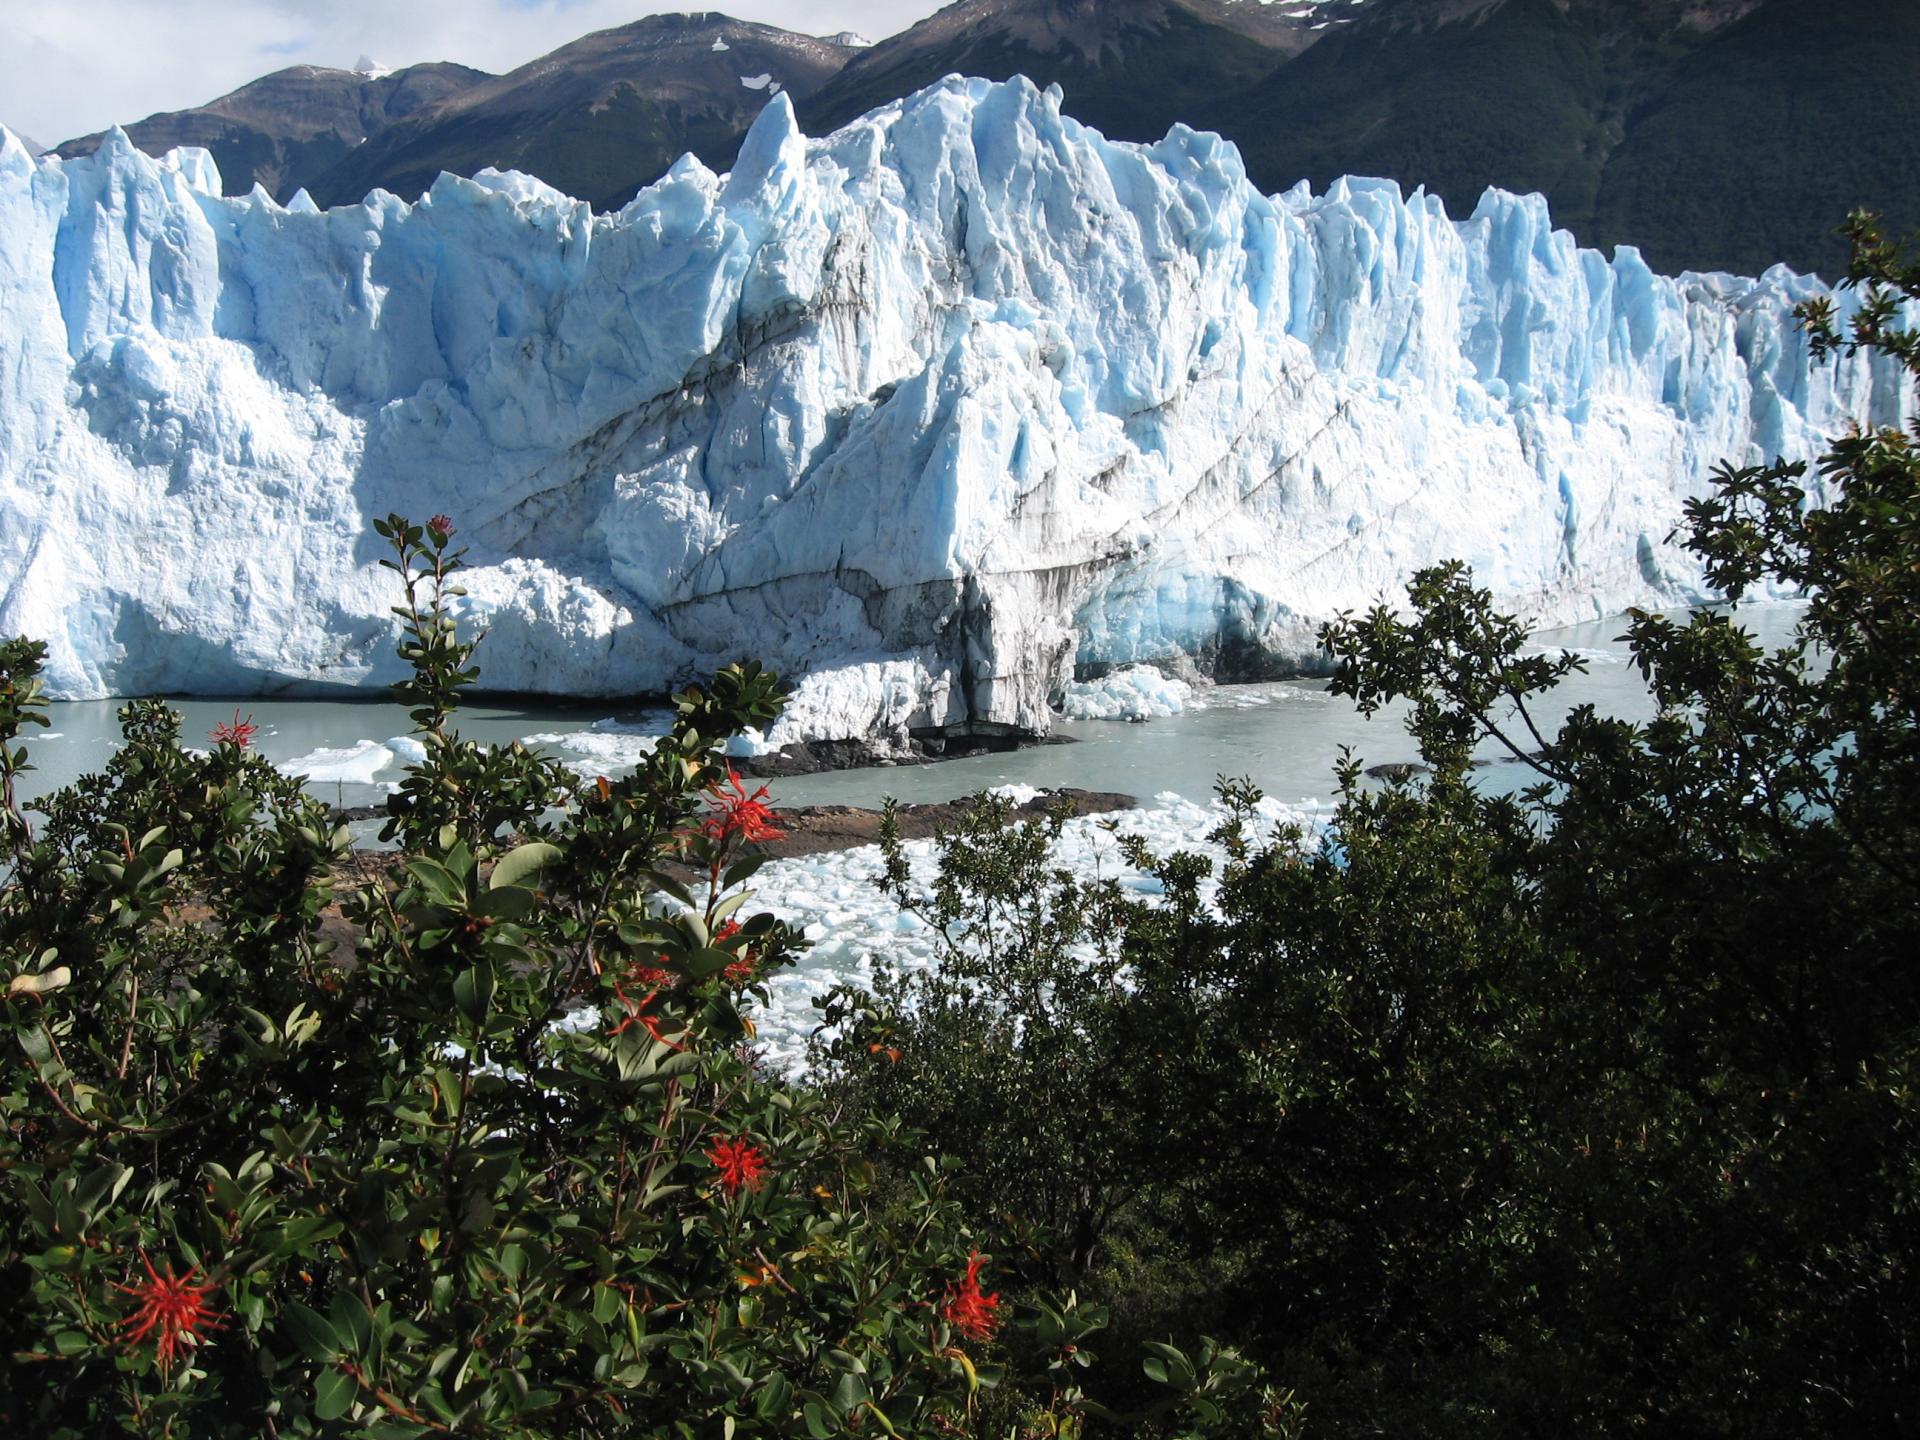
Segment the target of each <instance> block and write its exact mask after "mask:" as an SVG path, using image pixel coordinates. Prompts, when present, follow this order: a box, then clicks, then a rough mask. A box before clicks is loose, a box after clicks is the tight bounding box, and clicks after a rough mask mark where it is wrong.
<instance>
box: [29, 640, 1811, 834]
mask: <svg viewBox="0 0 1920 1440" xmlns="http://www.w3.org/2000/svg"><path fill="white" fill-rule="evenodd" d="M1799 614H1800V607H1799V606H1796V605H1791V604H1760V605H1751V606H1743V607H1741V609H1740V610H1739V611H1738V619H1739V622H1740V623H1741V624H1742V625H1743V626H1744V627H1745V628H1746V629H1748V630H1750V631H1752V632H1753V633H1754V634H1756V635H1757V636H1758V637H1759V638H1760V639H1761V640H1763V641H1766V642H1769V643H1779V642H1781V641H1784V640H1785V639H1786V638H1787V636H1788V634H1789V632H1790V631H1791V629H1792V627H1793V624H1794V622H1795V621H1796V620H1797V618H1798V616H1799ZM1625 623H1626V622H1625V621H1624V620H1623V619H1621V618H1619V617H1613V618H1609V619H1605V620H1598V621H1593V622H1591V623H1588V624H1584V625H1578V626H1571V627H1568V628H1564V629H1558V630H1546V631H1541V632H1539V633H1537V634H1536V635H1535V636H1534V637H1533V638H1534V643H1535V645H1536V646H1538V647H1539V648H1541V649H1543V650H1560V649H1565V650H1571V651H1574V652H1575V653H1577V654H1580V655H1582V656H1584V657H1585V658H1586V659H1587V661H1588V669H1587V672H1586V673H1585V674H1584V675H1575V676H1573V677H1570V678H1569V680H1567V681H1566V682H1565V683H1564V684H1563V685H1562V686H1561V687H1560V690H1559V691H1558V692H1557V696H1558V699H1557V703H1555V704H1553V705H1549V706H1545V707H1542V708H1541V709H1540V710H1539V712H1538V713H1537V714H1536V719H1537V720H1538V721H1539V722H1540V723H1541V725H1542V728H1543V729H1546V728H1547V727H1548V726H1549V725H1557V724H1558V722H1559V719H1560V718H1561V716H1563V715H1564V714H1565V713H1566V711H1567V710H1568V709H1570V708H1571V707H1572V706H1574V705H1577V704H1591V705H1593V706H1594V707H1595V708H1596V709H1598V710H1600V711H1601V712H1602V713H1606V714H1612V715H1618V716H1621V717H1622V718H1640V717H1643V716H1645V715H1647V714H1649V713H1650V711H1651V701H1650V698H1649V697H1648V695H1647V692H1646V689H1645V687H1644V685H1643V684H1642V683H1641V680H1640V676H1639V672H1638V671H1637V670H1636V669H1635V668H1634V667H1633V666H1632V664H1631V663H1630V661H1629V657H1628V654H1627V650H1626V647H1625V646H1624V645H1623V644H1621V643H1620V639H1619V637H1620V636H1621V635H1622V633H1623V632H1624V629H1625ZM480 658H481V659H482V660H484V658H485V657H484V655H483V656H481V657H480ZM121 703H122V702H120V701H113V700H98V701H73V702H64V703H59V704H55V705H53V706H52V707H51V709H50V712H49V716H50V720H51V724H50V725H49V727H48V729H47V730H45V731H38V732H32V731H30V732H29V733H28V735H27V737H26V739H27V743H28V745H29V748H30V753H31V759H32V761H33V764H34V765H35V767H36V768H35V770H34V772H33V773H32V774H30V775H28V776H25V777H24V778H23V782H22V785H21V787H20V788H21V793H22V796H23V798H30V797H32V796H34V795H38V794H42V793H44V792H45V791H46V790H48V789H51V788H53V787H55V786H58V785H61V784H65V783H67V782H68V781H70V780H72V779H74V778H75V777H76V776H78V775H80V774H82V773H83V772H86V771H89V770H96V769H98V768H100V767H101V766H102V765H104V764H105V763H106V761H107V759H108V757H109V756H110V755H111V754H112V752H113V749H114V747H115V746H116V745H117V743H118V741H119V725H118V722H117V719H116V712H117V711H118V709H119V707H120V705H121ZM171 703H172V704H173V706H174V708H176V709H177V710H179V711H180V712H181V716H182V737H183V740H184V742H185V743H186V744H188V745H195V744H206V743H207V737H208V736H209V735H210V734H211V732H212V730H213V728H214V727H215V726H216V725H219V724H221V723H222V722H227V721H231V720H233V719H234V718H235V716H236V714H237V715H238V716H239V717H241V718H248V717H250V718H251V719H252V720H253V722H254V723H255V724H256V725H257V726H258V727H259V729H258V733H257V734H256V736H255V739H254V745H255V747H256V748H257V749H258V751H259V752H260V753H261V754H263V755H265V756H266V757H267V758H268V759H270V760H272V761H273V762H274V763H275V764H277V765H280V766H281V767H282V768H284V769H287V770H289V771H290V772H295V773H304V774H306V775H308V776H309V777H310V780H309V789H310V790H311V791H312V793H314V794H315V795H317V796H319V797H321V798H323V799H325V800H328V801H331V802H334V803H336V804H343V805H369V804H375V803H378V802H379V801H380V800H381V799H382V798H384V796H385V794H386V793H387V789H388V787H389V786H390V785H391V784H392V783H393V782H394V781H396V780H397V779H398V778H399V776H400V767H401V766H402V765H403V764H404V763H405V760H406V757H407V755H408V753H409V752H412V751H414V749H415V746H414V745H412V744H410V743H409V741H408V740H407V738H406V737H407V735H408V732H409V730H410V729H411V722H410V721H409V720H408V718H407V714H406V711H405V709H404V708H403V707H401V706H400V705H398V704H396V703H393V702H392V701H390V700H387V699H384V698H380V699H375V698H369V699H367V700H364V701H340V700H304V699H280V698H262V697H250V698H245V699H240V700H234V699H212V698H191V699H176V700H173V701H172V702H171ZM667 718H668V717H667V713H666V712H665V711H664V710H660V709H654V710H631V711H622V710H618V709H615V708H612V707H610V706H609V704H608V703H607V702H598V703H588V704H584V705H581V704H558V703H543V702H539V701H528V700H512V701H507V702H501V701H497V700H486V699H481V700H476V701H474V702H473V703H472V704H470V705H468V706H466V707H464V708H463V709H462V711H461V712H460V715H459V717H458V723H457V728H458V729H459V731H460V732H461V733H462V734H463V735H465V736H467V737H469V738H471V739H474V740H478V741H481V742H484V743H489V744H499V743H505V742H508V741H512V740H521V741H525V742H527V743H529V744H534V745H538V746H540V747H542V748H544V749H546V750H548V751H550V752H551V753H553V754H554V755H556V756H557V757H559V758H560V759H562V760H563V761H565V762H567V763H568V764H570V765H571V766H572V767H573V768H574V769H575V770H576V771H578V772H579V773H580V774H582V775H589V776H590V775H595V774H608V775H618V774H621V773H624V770H625V769H626V768H630V767H631V766H632V765H633V764H634V763H635V759H636V757H637V756H638V755H639V754H640V753H642V751H643V750H644V748H645V746H646V745H647V743H648V738H647V737H648V735H649V734H658V733H661V732H662V731H663V730H664V729H665V727H666V724H667ZM1056 724H1057V730H1058V733H1059V734H1061V735H1063V736H1065V737H1067V738H1068V739H1069V740H1071V741H1072V742H1073V743H1070V744H1059V745H1038V746H1032V747H1028V748H1026V749H1022V750H1018V751H1012V752H1008V753H1003V754H990V755H978V756H972V757H969V758H966V759H961V760H949V761H944V762H941V763H938V764H931V765H901V766H878V767H872V768H866V769H857V770H842V771H836V772H831V773H827V774H821V775H808V776H799V777H794V778H791V779H784V780H779V781H775V782H772V789H773V792H774V798H775V800H776V801H777V802H779V803H783V804H792V805H817V804H844V805H866V806H876V805H878V804H879V803H880V802H881V800H882V799H884V798H885V797H886V796H889V795H891V796H893V797H895V798H896V799H899V800H901V801H903V802H919V801H935V800H949V799H953V798H955V797H957V796H963V795H970V794H973V793H974V792H976V791H979V790H983V789H988V788H990V787H993V786H999V785H1019V786H1032V787H1042V788H1044V787H1051V786H1062V785H1071V786H1078V787H1082V788H1085V789H1090V790H1118V791H1123V792H1126V793H1128V794H1132V795H1135V796H1137V797H1138V798H1139V799H1140V801H1141V802H1142V803H1143V804H1146V803H1150V802H1151V801H1152V799H1153V797H1155V796H1159V795H1163V794H1167V793H1169V792H1171V793H1173V794H1178V795H1180V796H1183V797H1186V798H1188V799H1190V800H1195V801H1204V800H1205V799H1206V798H1207V797H1208V796H1209V795H1210V794H1211V793H1212V790H1213V785H1214V779H1215V777H1216V776H1218V775H1222V774H1225V775H1232V776H1241V775H1244V776H1248V777H1250V778H1251V779H1252V780H1253V781H1254V782H1255V783H1256V784H1257V785H1259V786H1260V788H1261V789H1262V790H1263V791H1265V792H1266V794H1268V795H1269V796H1271V797H1273V798H1275V799H1277V800H1280V801H1282V802H1284V803H1287V804H1292V805H1306V806H1309V807H1311V806H1314V805H1317V804H1319V803H1323V802H1324V801H1325V800H1326V799H1327V798H1328V796H1329V795H1330V794H1331V792H1332V790H1333V786H1334V781H1333V767H1334V764H1335V761H1336V760H1337V758H1338V756H1339V753H1340V750H1341V747H1342V746H1346V747H1350V748H1351V750H1352V751H1353V753H1354V755H1355V756H1356V757H1358V758H1359V759H1360V760H1361V762H1362V763H1363V764H1365V765H1377V764H1391V763H1395V762H1402V761H1409V760H1413V759H1415V758H1417V757H1416V755H1415V753H1414V747H1413V743H1412V741H1411V740H1410V739H1409V738H1408V737H1407V735H1406V733H1405V731H1404V730H1403V729H1402V727H1401V722H1400V712H1399V711H1398V710H1397V709H1395V710H1390V711H1385V712H1382V713H1381V714H1379V715H1376V716H1375V717H1374V718H1373V719H1371V720H1368V719H1366V718H1363V717H1362V716H1361V715H1360V714H1359V713H1358V712H1357V711H1356V710H1355V709H1354V707H1353V704H1352V702H1351V701H1348V700H1345V699H1343V698H1340V697H1337V696H1334V695H1332V694H1330V693H1329V692H1328V690H1327V682H1326V681H1325V680H1323V679H1304V680H1287V681H1277V682H1272V683H1267V684H1257V685H1228V686H1218V687H1212V688H1205V687H1197V688H1196V689H1195V691H1194V694H1193V697H1192V700H1191V702H1190V703H1189V706H1188V708H1187V709H1186V711H1185V712H1184V713H1182V714H1179V715H1175V716H1171V717H1168V718H1163V719H1155V720H1150V721H1145V722H1141V723H1128V722H1124V721H1112V720H1078V721H1076V720H1058V721H1057V722H1056ZM1483 753H1484V755H1485V756H1486V758H1488V759H1489V760H1492V761H1494V762H1495V763H1494V764H1492V765H1490V766H1489V767H1488V769H1487V770H1486V771H1485V772H1484V776H1485V779H1484V783H1485V784H1487V785H1489V786H1491V787H1497V788H1503V789H1504V788H1508V787H1510V786H1518V785H1521V784H1525V783H1527V782H1528V781H1529V780H1530V779H1531V778H1533V777H1532V775H1531V772H1530V771H1529V770H1528V769H1527V768H1526V767H1525V766H1521V765H1517V764H1511V763H1504V762H1503V761H1502V760H1501V753H1502V752H1500V751H1499V750H1498V749H1497V748H1493V747H1485V748H1484V750H1483Z"/></svg>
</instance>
